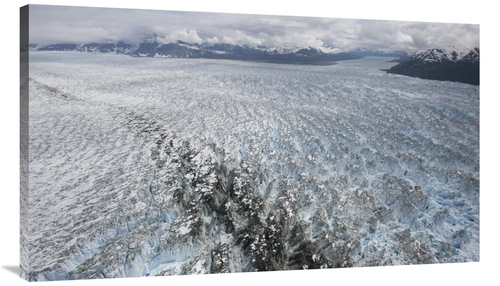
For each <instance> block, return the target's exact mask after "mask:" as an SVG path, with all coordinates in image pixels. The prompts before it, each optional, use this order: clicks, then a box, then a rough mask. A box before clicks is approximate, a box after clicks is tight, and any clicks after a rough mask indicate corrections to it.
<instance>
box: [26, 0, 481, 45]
mask: <svg viewBox="0 0 500 286" xmlns="http://www.w3.org/2000/svg"><path fill="white" fill-rule="evenodd" d="M152 33H156V34H158V35H161V37H162V38H161V41H162V42H164V43H167V42H175V41H177V40H182V41H187V42H192V43H202V42H208V43H230V44H251V45H264V46H268V47H276V46H283V45H286V46H289V47H293V46H299V47H302V46H325V47H327V46H329V47H336V48H340V49H343V50H348V49H353V48H376V49H382V50H399V49H412V50H421V49H427V48H433V47H443V46H453V45H455V46H465V47H469V48H472V47H479V25H473V24H456V23H455V24H446V23H423V22H395V21H376V20H359V19H335V18H315V17H287V16H263V15H244V14H222V13H207V12H200V13H195V12H180V11H159V10H135V9H111V8H82V7H67V6H43V5H42V6H41V5H33V6H32V5H30V42H31V43H36V44H48V43H76V44H84V43H89V42H106V41H119V40H124V41H127V42H129V43H131V44H138V43H140V42H142V41H143V40H144V37H145V36H146V35H148V34H152Z"/></svg>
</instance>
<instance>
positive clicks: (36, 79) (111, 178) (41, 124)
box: [22, 52, 479, 281]
mask: <svg viewBox="0 0 500 286" xmlns="http://www.w3.org/2000/svg"><path fill="white" fill-rule="evenodd" d="M29 98H30V106H29V107H30V110H29V112H30V113H29V190H30V197H29V208H28V209H29V217H30V222H29V225H28V227H27V229H25V233H27V235H26V237H25V239H26V241H27V243H28V249H29V250H26V251H27V253H28V254H27V256H29V260H30V261H29V262H25V263H24V264H23V265H22V266H23V269H22V271H23V275H24V276H25V277H26V278H28V279H30V280H36V281H41V280H59V279H82V278H104V277H106V278H109V277H128V276H149V275H151V276H153V275H174V274H200V273H224V272H245V271H255V270H286V269H312V268H331V267H358V266H374V265H399V264H418V263H445V262H465V261H479V88H478V87H477V86H472V85H466V84H461V83H451V82H437V81H428V80H421V79H416V78H409V77H404V76H397V75H390V74H386V73H384V72H380V71H379V70H377V69H374V68H356V67H350V66H348V65H342V64H339V65H336V66H298V65H275V64H265V63H251V62H238V61H217V60H206V59H195V60H193V59H191V60H190V59H177V60H171V59H170V60H162V59H145V58H140V59H139V58H133V57H127V56H116V55H89V54H80V53H57V52H56V53H52V52H32V53H31V54H30V79H29Z"/></svg>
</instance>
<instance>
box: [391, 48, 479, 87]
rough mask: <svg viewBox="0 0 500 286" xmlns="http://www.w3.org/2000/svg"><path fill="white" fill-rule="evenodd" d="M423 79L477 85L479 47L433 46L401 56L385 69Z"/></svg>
mask: <svg viewBox="0 0 500 286" xmlns="http://www.w3.org/2000/svg"><path fill="white" fill-rule="evenodd" d="M387 72H388V73H392V74H400V75H406V76H412V77H418V78H423V79H433V80H444V81H455V82H462V83H468V84H473V85H479V48H474V49H467V48H464V47H445V48H433V49H428V50H425V51H420V52H417V53H415V54H413V55H410V56H404V57H401V58H400V60H399V64H397V65H395V66H393V67H391V68H390V69H388V70H387Z"/></svg>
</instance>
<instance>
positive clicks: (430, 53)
mask: <svg viewBox="0 0 500 286" xmlns="http://www.w3.org/2000/svg"><path fill="white" fill-rule="evenodd" d="M471 53H473V54H474V53H475V54H477V53H478V51H477V50H475V49H474V50H471V49H468V48H466V47H462V46H448V47H442V48H432V49H428V50H422V51H418V52H417V53H416V54H415V55H414V58H415V59H420V60H423V61H425V62H441V61H443V60H448V61H454V62H455V61H460V60H462V59H463V58H464V57H466V56H467V55H469V54H471Z"/></svg>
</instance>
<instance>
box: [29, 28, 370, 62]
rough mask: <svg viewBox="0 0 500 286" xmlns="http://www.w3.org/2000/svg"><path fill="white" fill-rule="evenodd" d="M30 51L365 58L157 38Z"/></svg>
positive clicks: (326, 50) (271, 59) (299, 49)
mask: <svg viewBox="0 0 500 286" xmlns="http://www.w3.org/2000/svg"><path fill="white" fill-rule="evenodd" d="M29 49H30V50H37V51H80V52H93V53H114V54H127V55H131V56H137V57H165V58H210V59H231V60H246V61H261V62H273V63H291V64H315V65H328V64H333V63H334V62H335V61H339V60H348V59H357V58H361V57H363V56H365V55H364V54H363V53H362V52H361V51H353V52H346V51H341V50H339V49H334V48H325V47H312V46H309V47H297V46H294V47H292V48H288V47H271V48H269V47H263V46H250V45H234V44H227V43H216V44H208V43H202V44H198V43H188V42H184V41H180V40H178V41H176V42H174V43H162V41H161V40H160V38H159V37H158V36H157V35H149V36H147V37H146V38H145V39H144V41H143V42H142V43H140V44H139V45H135V46H134V45H131V44H128V43H126V42H124V41H119V42H116V43H114V42H109V43H88V44H80V45H79V44H74V43H63V44H48V45H36V44H32V45H30V47H29Z"/></svg>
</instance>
